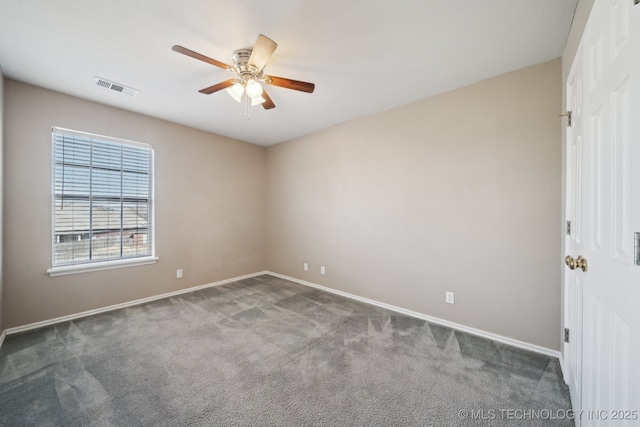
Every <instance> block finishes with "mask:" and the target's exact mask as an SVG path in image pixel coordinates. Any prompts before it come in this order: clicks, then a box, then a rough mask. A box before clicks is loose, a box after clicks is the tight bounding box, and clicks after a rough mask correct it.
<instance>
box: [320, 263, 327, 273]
mask: <svg viewBox="0 0 640 427" xmlns="http://www.w3.org/2000/svg"><path fill="white" fill-rule="evenodd" d="M326 273H327V270H325V268H324V265H321V266H320V274H326Z"/></svg>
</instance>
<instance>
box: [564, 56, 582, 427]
mask: <svg viewBox="0 0 640 427" xmlns="http://www.w3.org/2000/svg"><path fill="white" fill-rule="evenodd" d="M582 69H583V64H582V54H581V52H580V51H579V52H578V54H577V55H576V58H575V61H574V63H573V66H572V67H571V71H570V73H569V77H568V79H567V94H566V96H567V107H568V109H569V111H571V117H570V118H567V119H566V120H567V125H568V121H569V120H570V121H571V126H568V127H567V138H566V140H567V142H566V144H567V146H566V180H565V182H566V199H565V209H566V215H567V224H566V230H565V251H566V253H567V254H569V256H570V257H572V258H573V257H575V255H576V254H579V253H582V241H583V238H582V229H583V227H582V222H583V221H582V215H581V213H582V200H583V198H584V197H583V195H582V189H583V185H582V183H583V169H582V167H583V162H582V155H583V146H582V120H583V114H582V111H583V108H582V93H583V92H582V86H583V78H582V76H583V73H582ZM582 279H583V273H582V270H580V269H578V270H575V267H574V268H573V269H569V268H566V269H565V275H564V283H565V288H564V289H565V294H564V301H565V307H566V308H565V321H564V324H565V327H566V328H568V329H569V331H570V336H569V337H568V340H567V339H566V338H565V343H564V348H563V355H564V360H563V362H564V364H563V365H564V366H563V368H564V377H565V381H566V382H567V384H568V385H569V389H570V392H571V403H572V405H573V409H574V410H576V411H579V410H580V406H581V400H580V399H581V392H582V388H581V379H582V289H583V284H582ZM576 421H577V422H579V420H576Z"/></svg>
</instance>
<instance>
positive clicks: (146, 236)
mask: <svg viewBox="0 0 640 427" xmlns="http://www.w3.org/2000/svg"><path fill="white" fill-rule="evenodd" d="M52 139H53V193H54V197H53V199H54V200H53V224H54V226H53V265H54V266H60V265H70V264H80V263H87V262H95V261H106V260H114V259H122V258H133V257H141V256H150V255H152V254H153V245H152V240H153V239H152V236H151V233H150V230H151V218H152V216H151V213H152V212H151V207H152V204H151V202H152V199H151V196H152V170H153V165H152V162H153V149H152V148H151V147H150V146H147V145H146V144H138V143H133V142H132V143H127V142H124V141H121V140H114V139H110V138H106V137H101V136H97V135H89V134H83V133H79V132H74V131H67V130H64V129H57V128H55V129H54V131H53V138H52Z"/></svg>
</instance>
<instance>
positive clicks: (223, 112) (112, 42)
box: [0, 0, 578, 146]
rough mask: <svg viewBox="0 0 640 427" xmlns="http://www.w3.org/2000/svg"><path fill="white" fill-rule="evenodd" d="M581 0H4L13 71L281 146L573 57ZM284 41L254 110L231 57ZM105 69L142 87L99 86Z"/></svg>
mask: <svg viewBox="0 0 640 427" xmlns="http://www.w3.org/2000/svg"><path fill="white" fill-rule="evenodd" d="M577 1H578V0H446V1H445V0H402V1H398V0H322V1H308V0H270V1H265V0H236V1H223V0H191V1H178V0H134V1H131V0H109V1H104V0H29V1H16V0H0V67H2V70H3V73H4V75H5V77H8V78H11V79H15V80H19V81H22V82H26V83H30V84H34V85H37V86H41V87H44V88H48V89H52V90H56V91H59V92H62V93H66V94H70V95H74V96H77V97H80V98H85V99H89V100H92V101H96V102H100V103H103V104H107V105H112V106H115V107H120V108H123V109H126V110H131V111H135V112H138V113H142V114H147V115H150V116H154V117H158V118H161V119H165V120H169V121H172V122H176V123H181V124H184V125H187V126H191V127H194V128H198V129H202V130H205V131H208V132H213V133H216V134H221V135H225V136H228V137H232V138H236V139H239V140H242V141H248V142H251V143H254V144H259V145H263V146H269V145H273V144H276V143H278V142H282V141H286V140H290V139H293V138H296V137H299V136H302V135H305V134H309V133H312V132H315V131H318V130H320V129H323V128H326V127H329V126H332V125H335V124H338V123H341V122H345V121H348V120H352V119H355V118H357V117H362V116H366V115H369V114H373V113H377V112H380V111H384V110H387V109H390V108H393V107H395V106H399V105H403V104H407V103H410V102H413V101H417V100H419V99H423V98H426V97H429V96H432V95H435V94H437V93H441V92H445V91H448V90H451V89H455V88H458V87H462V86H465V85H468V84H470V83H473V82H476V81H480V80H483V79H485V78H488V77H492V76H495V75H499V74H502V73H506V72H509V71H513V70H517V69H520V68H523V67H527V66H530V65H534V64H537V63H541V62H544V61H547V60H550V59H553V58H557V57H559V56H561V54H562V50H563V48H564V45H565V42H566V40H567V35H568V33H569V28H570V25H571V20H572V17H573V13H574V10H575V7H576V4H577ZM260 33H262V34H264V35H266V36H268V37H269V38H271V39H273V40H274V41H276V42H277V43H278V48H277V50H276V51H275V53H274V55H273V56H272V57H271V60H270V61H269V63H268V64H267V66H266V67H265V72H266V74H270V75H275V76H281V77H287V78H291V79H295V80H302V81H307V82H313V83H315V84H316V90H315V92H314V93H313V94H307V93H302V92H297V91H293V90H287V89H283V88H279V87H273V86H266V88H267V90H268V92H269V95H270V96H271V99H272V100H273V101H274V103H275V104H276V108H275V109H273V110H264V109H262V108H261V107H252V108H251V110H250V114H251V118H250V119H249V120H247V119H246V118H245V117H244V108H243V106H242V105H241V104H239V103H237V102H236V101H234V100H233V99H232V98H231V97H230V96H229V95H228V94H227V93H226V92H224V91H221V92H218V93H214V94H212V95H203V94H200V93H198V90H200V89H202V88H204V87H207V86H211V85H213V84H215V83H218V82H220V81H223V80H227V79H229V78H232V77H233V75H232V74H231V73H229V72H228V71H225V70H223V69H220V68H216V67H214V66H212V65H209V64H206V63H204V62H201V61H197V60H195V59H193V58H189V57H187V56H184V55H181V54H178V53H176V52H173V51H172V50H171V47H172V46H173V45H174V44H179V45H182V46H184V47H187V48H189V49H191V50H194V51H196V52H198V53H201V54H203V55H206V56H209V57H212V58H215V59H217V60H219V61H222V62H225V63H227V64H231V63H232V59H231V56H232V54H233V52H234V51H235V50H237V49H240V48H250V47H252V46H253V44H254V43H255V41H256V38H257V36H258V34H260ZM94 76H98V77H101V78H104V79H107V80H110V81H113V82H116V83H120V84H123V85H126V86H130V87H132V88H135V89H139V90H140V91H141V92H140V94H139V95H138V96H136V97H130V96H126V95H123V94H121V93H118V92H115V91H112V90H108V89H104V88H101V87H99V86H97V85H95V84H94Z"/></svg>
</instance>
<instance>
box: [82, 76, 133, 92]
mask: <svg viewBox="0 0 640 427" xmlns="http://www.w3.org/2000/svg"><path fill="white" fill-rule="evenodd" d="M93 82H94V83H95V84H96V85H98V86H100V87H103V88H105V89H111V90H115V91H116V92H120V93H124V94H125V95H129V96H137V95H138V94H139V93H140V91H139V90H138V89H134V88H131V87H127V86H124V85H121V84H118V83H114V82H110V81H109V80H105V79H103V78H100V77H94V79H93Z"/></svg>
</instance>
